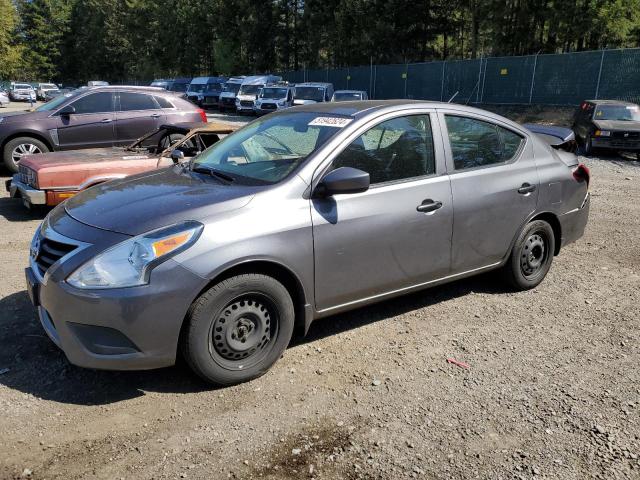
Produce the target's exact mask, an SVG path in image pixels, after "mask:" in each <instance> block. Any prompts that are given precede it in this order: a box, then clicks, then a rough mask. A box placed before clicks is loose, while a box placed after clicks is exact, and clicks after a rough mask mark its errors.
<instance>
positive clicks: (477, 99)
mask: <svg viewBox="0 0 640 480" xmlns="http://www.w3.org/2000/svg"><path fill="white" fill-rule="evenodd" d="M481 79H482V56H481V57H480V65H478V84H477V85H478V89H477V90H476V103H478V101H479V99H480V80H481Z"/></svg>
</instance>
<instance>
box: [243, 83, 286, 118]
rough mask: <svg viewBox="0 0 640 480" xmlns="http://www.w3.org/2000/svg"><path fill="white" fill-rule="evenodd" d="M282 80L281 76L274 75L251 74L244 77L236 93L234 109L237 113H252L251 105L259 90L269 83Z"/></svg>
mask: <svg viewBox="0 0 640 480" xmlns="http://www.w3.org/2000/svg"><path fill="white" fill-rule="evenodd" d="M280 81H282V77H278V76H276V75H253V76H250V77H246V78H245V79H244V80H243V81H242V85H240V90H238V94H237V95H236V111H237V112H238V113H253V105H254V104H255V101H256V98H258V94H259V93H260V90H261V89H262V88H263V87H264V86H266V85H267V84H269V83H275V82H280Z"/></svg>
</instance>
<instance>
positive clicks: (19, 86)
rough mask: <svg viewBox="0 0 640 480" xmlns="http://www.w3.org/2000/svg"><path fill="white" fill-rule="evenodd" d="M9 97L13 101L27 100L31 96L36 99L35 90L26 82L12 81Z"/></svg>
mask: <svg viewBox="0 0 640 480" xmlns="http://www.w3.org/2000/svg"><path fill="white" fill-rule="evenodd" d="M9 98H10V99H11V100H12V101H14V102H18V101H26V102H28V101H29V100H30V99H32V98H33V99H34V100H35V99H36V91H35V89H34V88H33V86H31V85H29V84H28V83H14V84H12V85H11V87H10V89H9Z"/></svg>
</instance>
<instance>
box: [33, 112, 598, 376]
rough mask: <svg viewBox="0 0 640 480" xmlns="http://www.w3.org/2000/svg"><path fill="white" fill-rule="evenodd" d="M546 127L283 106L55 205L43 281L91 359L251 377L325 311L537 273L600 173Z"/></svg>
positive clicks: (38, 293)
mask: <svg viewBox="0 0 640 480" xmlns="http://www.w3.org/2000/svg"><path fill="white" fill-rule="evenodd" d="M545 132H546V133H545V134H544V135H542V136H540V137H538V136H537V135H536V134H534V133H532V132H531V131H530V130H529V129H527V128H524V127H522V126H521V125H518V124H516V123H513V122H511V121H509V120H506V119H504V118H502V117H500V116H498V115H495V114H492V113H489V112H485V111H482V110H477V109H474V108H470V107H465V106H460V105H451V104H441V103H426V102H410V101H375V102H374V101H368V102H350V103H343V104H336V103H318V104H313V105H307V106H303V107H293V108H290V109H287V110H283V111H281V112H277V113H272V114H270V115H267V116H264V117H262V118H260V119H258V120H256V121H254V122H252V123H250V124H249V125H247V126H246V127H244V128H242V129H240V130H238V131H237V132H235V133H233V134H231V135H229V136H228V137H226V138H225V139H223V140H222V141H220V142H218V143H216V144H215V145H214V146H213V147H211V148H209V149H207V150H205V151H204V152H202V153H201V154H200V155H198V156H196V157H195V158H194V160H192V161H191V162H190V163H189V164H186V165H184V164H179V165H175V166H173V167H169V168H167V169H165V170H159V171H153V172H149V173H145V174H140V175H136V176H133V177H129V178H125V179H122V180H115V181H112V182H107V183H104V184H102V185H98V186H96V187H93V188H90V189H89V190H86V191H85V192H83V193H80V194H79V195H77V196H76V197H74V198H71V199H69V200H67V201H66V202H65V203H63V204H61V205H59V206H58V207H56V209H55V210H53V211H52V212H51V213H50V214H49V215H48V217H47V218H46V219H45V221H44V222H43V224H42V226H41V227H40V228H39V229H38V231H37V232H36V234H35V236H34V238H33V241H32V243H31V249H30V251H31V256H30V264H29V268H27V270H26V274H27V283H28V292H29V295H30V297H31V299H32V301H33V302H34V305H35V306H37V308H38V313H39V316H40V320H41V322H42V325H43V327H44V329H45V331H46V332H47V334H48V335H49V337H50V338H51V339H52V340H53V341H54V342H55V343H56V344H57V345H58V346H60V348H62V350H64V352H65V354H66V355H67V357H68V359H69V360H70V361H71V362H72V363H74V364H76V365H80V366H85V367H90V368H100V369H146V368H155V367H164V366H167V365H172V364H173V363H174V362H175V360H176V356H177V355H178V354H179V353H181V354H182V355H184V357H185V358H186V360H187V361H188V363H189V364H190V365H191V367H192V368H193V370H194V371H195V372H197V373H198V374H199V375H201V376H202V377H203V378H205V379H206V380H208V381H210V382H213V383H216V384H225V385H226V384H233V383H238V382H243V381H246V380H249V379H252V378H255V377H257V376H259V375H262V374H264V373H265V372H266V371H267V370H268V369H269V368H270V367H271V365H272V364H273V363H274V362H275V361H276V360H277V359H278V358H280V356H281V355H282V354H283V352H284V350H285V349H286V347H287V345H288V344H289V342H290V340H291V338H292V334H293V332H294V329H299V330H300V331H301V332H306V331H307V329H308V328H309V326H310V324H311V323H312V322H313V321H314V320H317V319H319V318H323V317H328V316H331V315H333V314H335V313H338V312H342V311H345V310H349V309H353V308H356V307H359V306H361V305H366V304H370V303H372V302H377V301H381V300H384V299H387V298H391V297H394V296H397V295H401V294H404V293H407V292H411V291H415V290H420V289H424V288H426V287H430V286H432V285H436V284H440V283H444V282H450V281H454V280H457V279H460V278H463V277H466V276H469V275H474V274H477V273H481V272H486V271H489V270H496V269H499V270H501V272H502V274H503V276H504V277H505V278H506V280H507V281H508V282H509V284H510V285H511V286H512V287H513V288H514V289H518V290H524V289H529V288H533V287H535V286H537V285H538V284H539V283H540V282H541V281H542V280H543V279H544V277H545V275H546V274H547V272H548V271H549V268H550V267H551V263H552V260H553V257H554V255H557V254H558V253H559V252H560V250H561V248H562V247H564V246H565V245H567V244H568V243H570V242H573V241H575V240H577V239H578V238H579V237H581V236H582V234H583V231H584V228H585V225H586V222H587V217H588V211H589V193H588V186H589V171H588V170H587V169H586V167H584V166H582V165H580V164H579V163H578V161H577V158H576V156H575V155H574V154H572V153H567V152H564V151H561V150H556V149H554V148H552V147H550V144H553V145H554V146H558V145H557V142H556V141H555V140H554V136H556V132H554V131H553V129H546V130H545ZM559 137H561V138H562V135H559ZM560 141H561V142H562V141H563V140H560ZM326 321H330V320H326Z"/></svg>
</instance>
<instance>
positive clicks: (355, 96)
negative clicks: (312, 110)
mask: <svg viewBox="0 0 640 480" xmlns="http://www.w3.org/2000/svg"><path fill="white" fill-rule="evenodd" d="M361 99H362V94H361V93H358V92H336V93H334V94H333V100H334V101H335V102H347V101H349V100H361Z"/></svg>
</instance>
